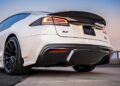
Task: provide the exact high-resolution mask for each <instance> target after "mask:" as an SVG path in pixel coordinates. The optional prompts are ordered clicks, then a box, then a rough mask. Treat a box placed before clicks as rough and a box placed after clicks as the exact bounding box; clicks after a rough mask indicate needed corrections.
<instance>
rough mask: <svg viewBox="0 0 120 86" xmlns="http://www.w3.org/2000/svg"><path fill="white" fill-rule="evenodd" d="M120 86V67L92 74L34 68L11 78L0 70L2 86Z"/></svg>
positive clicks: (97, 70)
mask: <svg viewBox="0 0 120 86" xmlns="http://www.w3.org/2000/svg"><path fill="white" fill-rule="evenodd" d="M14 85H16V86H120V65H115V66H109V65H107V66H102V67H97V68H95V70H94V71H92V72H90V73H77V72H75V71H74V70H73V69H72V68H70V67H65V68H63V67H56V68H33V69H32V70H31V72H30V73H29V74H27V75H21V76H10V75H6V74H5V71H4V70H2V69H0V86H14Z"/></svg>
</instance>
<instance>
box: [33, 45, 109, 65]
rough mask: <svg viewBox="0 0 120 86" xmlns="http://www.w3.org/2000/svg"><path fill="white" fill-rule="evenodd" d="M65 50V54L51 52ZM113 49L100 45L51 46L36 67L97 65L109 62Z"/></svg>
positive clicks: (45, 49) (46, 49)
mask: <svg viewBox="0 0 120 86" xmlns="http://www.w3.org/2000/svg"><path fill="white" fill-rule="evenodd" d="M53 50H54V51H55V50H65V52H64V51H63V52H59V51H58V52H57V51H56V52H51V51H53ZM110 54H111V49H110V48H109V47H104V46H98V45H83V44H50V45H47V46H45V47H44V48H43V50H42V52H41V53H40V55H39V57H38V59H37V61H36V64H35V65H34V66H72V65H93V64H94V65H95V64H104V63H108V62H109V57H110Z"/></svg>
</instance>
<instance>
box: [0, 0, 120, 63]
mask: <svg viewBox="0 0 120 86" xmlns="http://www.w3.org/2000/svg"><path fill="white" fill-rule="evenodd" d="M23 11H48V12H56V11H87V12H92V13H95V14H98V15H100V16H102V17H103V18H105V20H106V22H107V27H106V28H107V31H108V35H109V38H110V42H111V44H112V46H113V48H114V50H115V53H114V55H113V56H112V59H111V63H119V61H120V56H119V52H116V51H120V0H0V22H2V21H3V20H4V19H6V18H7V17H9V16H11V15H13V14H16V13H20V12H23Z"/></svg>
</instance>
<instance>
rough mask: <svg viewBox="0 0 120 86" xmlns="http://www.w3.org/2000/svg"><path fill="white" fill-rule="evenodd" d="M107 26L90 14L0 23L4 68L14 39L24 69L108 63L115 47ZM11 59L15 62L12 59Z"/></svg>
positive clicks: (27, 15)
mask: <svg viewBox="0 0 120 86" xmlns="http://www.w3.org/2000/svg"><path fill="white" fill-rule="evenodd" d="M105 26H106V22H105V20H104V19H103V18H102V17H100V16H98V15H96V14H93V13H88V12H78V11H66V12H56V13H49V12H24V13H20V14H16V15H13V16H11V17H9V18H7V19H6V20H5V21H3V22H1V23H0V65H1V67H5V62H4V60H5V59H4V58H5V52H7V51H9V50H7V51H6V49H5V46H6V45H7V41H9V39H10V38H11V37H15V39H16V40H17V43H16V44H18V43H19V47H20V49H19V51H20V54H21V58H22V61H23V62H22V63H23V64H22V66H23V67H27V66H31V67H34V66H39V67H50V66H75V65H80V66H86V65H89V66H90V65H94V66H96V65H98V64H105V63H108V62H109V57H110V54H111V50H112V47H111V45H110V43H109V38H108V36H107V33H106V31H105V29H104V28H105ZM9 46H10V45H9ZM7 56H8V58H9V57H10V59H13V58H12V56H11V55H10V56H9V55H7ZM7 72H8V73H9V72H10V71H7ZM9 74H14V72H13V73H9Z"/></svg>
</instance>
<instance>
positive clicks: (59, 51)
mask: <svg viewBox="0 0 120 86" xmlns="http://www.w3.org/2000/svg"><path fill="white" fill-rule="evenodd" d="M49 52H50V53H65V52H68V50H66V49H53V50H50V51H49Z"/></svg>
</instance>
